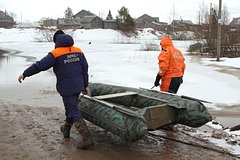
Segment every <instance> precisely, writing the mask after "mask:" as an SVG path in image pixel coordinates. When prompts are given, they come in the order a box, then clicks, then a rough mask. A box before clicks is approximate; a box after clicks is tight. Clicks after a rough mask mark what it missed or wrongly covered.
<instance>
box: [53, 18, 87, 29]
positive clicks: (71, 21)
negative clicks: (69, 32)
mask: <svg viewBox="0 0 240 160" xmlns="http://www.w3.org/2000/svg"><path fill="white" fill-rule="evenodd" d="M57 28H58V29H80V28H83V25H82V23H81V21H80V19H77V18H58V19H57Z"/></svg>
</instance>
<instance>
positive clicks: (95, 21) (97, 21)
mask: <svg viewBox="0 0 240 160" xmlns="http://www.w3.org/2000/svg"><path fill="white" fill-rule="evenodd" d="M73 17H74V19H78V20H80V22H81V25H82V27H83V28H85V29H95V28H102V27H103V21H102V19H101V18H100V17H98V16H96V15H95V14H93V13H91V12H90V11H86V10H81V11H80V12H78V13H77V14H75V15H74V16H73Z"/></svg>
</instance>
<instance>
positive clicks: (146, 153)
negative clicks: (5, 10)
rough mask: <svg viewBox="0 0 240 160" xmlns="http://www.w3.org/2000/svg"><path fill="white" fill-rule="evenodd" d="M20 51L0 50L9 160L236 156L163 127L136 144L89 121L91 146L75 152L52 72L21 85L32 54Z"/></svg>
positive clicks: (2, 151)
mask: <svg viewBox="0 0 240 160" xmlns="http://www.w3.org/2000/svg"><path fill="white" fill-rule="evenodd" d="M19 52H20V51H10V52H9V53H3V51H0V75H2V76H1V78H0V90H1V92H0V97H1V99H0V126H1V128H2V129H1V132H0V138H1V141H0V157H1V159H3V160H5V159H6V160H8V159H24V160H28V159H29V160H32V159H49V160H54V159H56V160H57V159H58V160H65V159H72V160H74V159H84V160H87V159H91V160H94V159H97V160H108V159H109V160H110V159H111V160H112V159H116V160H121V159H124V160H128V159H131V160H139V159H144V160H148V159H149V160H150V159H151V160H157V159H167V160H179V159H183V160H188V159H189V160H191V159H199V160H205V159H208V160H211V159H212V160H215V159H223V160H224V159H226V160H231V159H237V158H236V157H234V156H232V155H230V154H227V153H224V152H223V151H222V150H221V149H220V148H218V147H216V146H214V145H212V144H211V143H209V142H204V141H201V140H198V139H196V138H193V137H190V136H187V135H185V134H183V133H180V132H173V131H168V132H167V131H161V132H160V135H152V134H148V135H147V136H146V137H144V138H143V139H142V140H140V141H138V142H131V143H130V142H126V141H124V140H123V139H121V138H119V137H117V136H115V135H112V134H111V133H109V132H106V131H105V130H103V129H101V128H99V127H98V126H95V125H94V124H91V123H90V122H88V123H87V124H88V126H89V129H90V132H91V134H92V137H93V139H94V141H95V144H96V145H95V147H94V148H93V149H91V150H86V151H85V150H78V149H76V148H75V145H76V143H77V140H78V133H77V131H76V130H75V129H74V128H73V130H72V131H71V138H70V139H64V138H63V137H62V135H61V133H60V131H59V126H60V124H61V123H62V122H63V120H64V107H63V104H62V101H61V97H60V96H59V95H58V93H57V92H56V91H55V81H56V80H55V77H54V75H53V73H52V71H51V70H49V71H47V72H43V73H41V76H38V75H35V76H33V77H31V78H29V79H28V78H27V79H25V80H24V82H23V83H22V84H19V83H18V81H17V77H18V75H19V74H21V73H22V72H23V70H24V69H25V68H26V67H27V66H28V65H30V64H31V63H29V61H33V60H34V57H27V56H20V55H19Z"/></svg>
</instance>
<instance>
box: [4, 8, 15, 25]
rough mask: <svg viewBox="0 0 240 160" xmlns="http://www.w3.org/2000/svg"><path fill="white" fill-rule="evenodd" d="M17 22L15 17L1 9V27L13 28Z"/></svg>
mask: <svg viewBox="0 0 240 160" xmlns="http://www.w3.org/2000/svg"><path fill="white" fill-rule="evenodd" d="M15 24H16V23H15V22H14V19H13V17H11V16H9V15H8V13H7V12H6V11H5V12H3V11H0V27H1V28H12V27H13V26H14V25H15Z"/></svg>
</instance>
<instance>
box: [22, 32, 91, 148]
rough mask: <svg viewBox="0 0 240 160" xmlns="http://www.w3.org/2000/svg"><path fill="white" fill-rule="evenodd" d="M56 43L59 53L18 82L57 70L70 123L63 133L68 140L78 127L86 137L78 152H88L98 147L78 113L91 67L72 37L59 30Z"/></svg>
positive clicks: (48, 57) (43, 60)
mask: <svg viewBox="0 0 240 160" xmlns="http://www.w3.org/2000/svg"><path fill="white" fill-rule="evenodd" d="M53 41H54V43H55V49H54V50H52V51H51V52H49V53H48V55H47V56H45V57H44V58H42V59H41V60H40V61H37V62H36V63H34V64H32V65H31V66H30V67H28V68H27V69H26V70H25V71H24V72H23V74H21V75H20V76H19V77H18V81H19V82H20V83H21V82H22V80H24V79H25V78H26V77H30V76H32V75H34V74H37V73H39V72H41V71H45V70H47V69H49V68H51V67H53V71H54V73H55V75H56V78H57V85H56V88H57V91H58V92H59V94H60V95H61V96H62V99H63V103H64V106H65V115H66V120H65V123H64V124H63V125H61V127H60V130H61V132H62V133H63V136H64V138H69V137H70V130H71V127H72V125H74V126H75V127H76V129H77V130H78V132H79V133H80V135H81V136H82V141H80V142H79V143H78V145H77V148H79V149H88V148H89V147H92V146H94V142H93V140H92V138H91V135H90V133H89V130H88V128H87V125H86V123H85V122H84V120H83V118H82V116H81V112H80V110H79V109H78V97H79V94H80V93H81V92H82V93H84V94H87V92H88V63H87V60H86V58H85V56H84V54H83V52H82V51H81V49H80V48H77V47H75V46H73V44H74V41H73V38H72V37H71V36H70V35H67V34H64V32H63V31H62V30H58V31H57V32H56V33H55V34H54V36H53Z"/></svg>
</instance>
